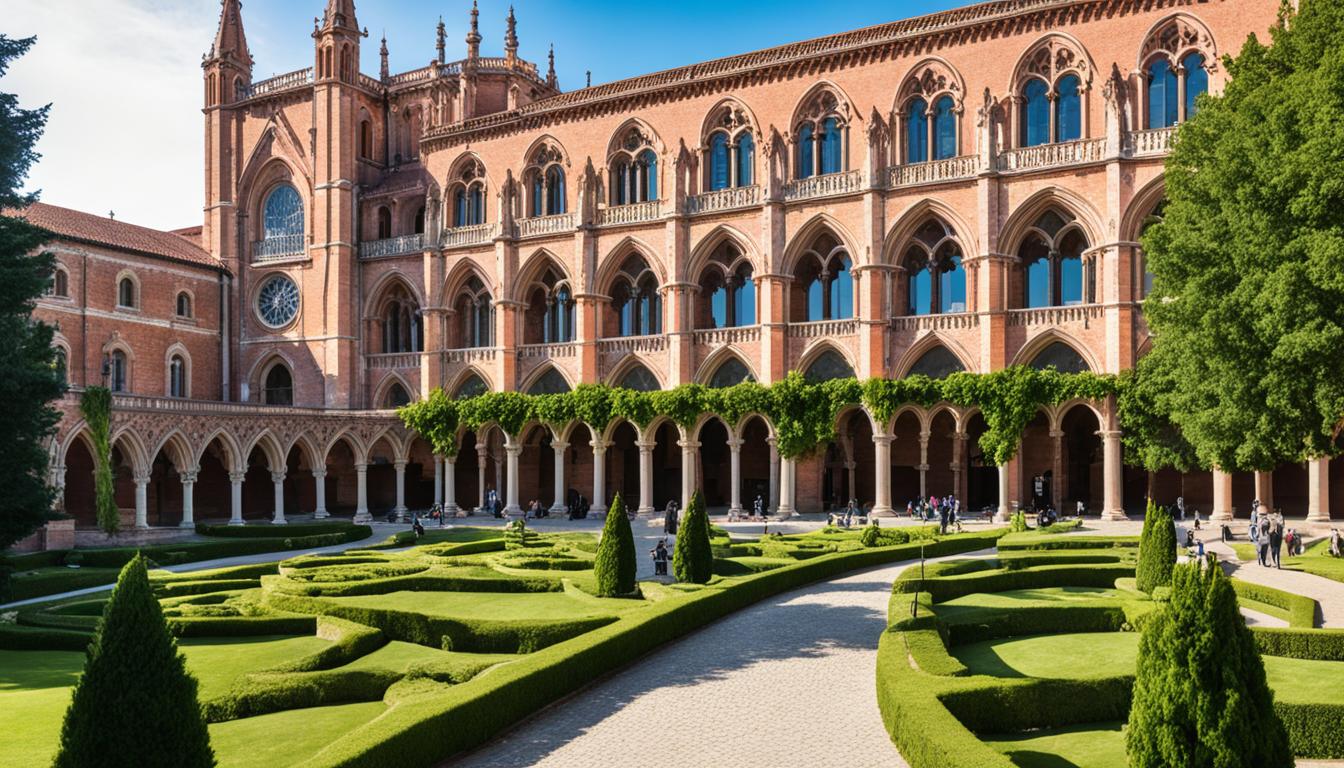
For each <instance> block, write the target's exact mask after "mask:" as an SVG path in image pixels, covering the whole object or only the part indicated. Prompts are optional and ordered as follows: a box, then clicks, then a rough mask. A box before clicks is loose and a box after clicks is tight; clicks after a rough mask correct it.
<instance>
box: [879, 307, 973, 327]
mask: <svg viewBox="0 0 1344 768" xmlns="http://www.w3.org/2000/svg"><path fill="white" fill-rule="evenodd" d="M979 325H980V316H979V315H977V314H975V313H974V312H956V313H949V314H946V315H907V316H905V317H893V318H891V328H892V330H894V331H961V330H966V329H969V328H977V327H979Z"/></svg>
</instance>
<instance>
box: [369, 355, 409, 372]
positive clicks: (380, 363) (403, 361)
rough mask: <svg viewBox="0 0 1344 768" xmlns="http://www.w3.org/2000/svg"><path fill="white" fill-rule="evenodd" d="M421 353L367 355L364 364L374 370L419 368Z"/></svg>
mask: <svg viewBox="0 0 1344 768" xmlns="http://www.w3.org/2000/svg"><path fill="white" fill-rule="evenodd" d="M422 354H423V353H421V352H381V353H376V354H367V355H365V356H364V363H365V365H367V366H368V367H370V368H373V369H376V370H385V369H389V368H419V367H420V356H421V355H422Z"/></svg>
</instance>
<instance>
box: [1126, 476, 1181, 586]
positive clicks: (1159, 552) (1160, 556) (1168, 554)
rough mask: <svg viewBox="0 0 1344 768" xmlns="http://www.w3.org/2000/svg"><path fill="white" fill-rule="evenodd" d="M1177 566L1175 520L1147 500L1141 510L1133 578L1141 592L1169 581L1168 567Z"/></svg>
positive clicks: (1166, 511)
mask: <svg viewBox="0 0 1344 768" xmlns="http://www.w3.org/2000/svg"><path fill="white" fill-rule="evenodd" d="M1175 567H1176V523H1175V521H1174V520H1172V519H1171V512H1170V511H1169V510H1167V509H1165V508H1163V507H1159V506H1157V505H1156V504H1154V503H1153V500H1152V499H1149V500H1148V510H1147V511H1146V512H1144V514H1143V535H1142V536H1141V537H1140V538H1139V565H1138V568H1137V569H1136V570H1135V574H1134V575H1135V581H1136V582H1137V583H1138V587H1139V589H1140V590H1141V591H1143V592H1152V591H1153V590H1154V589H1155V588H1157V587H1165V586H1168V585H1170V584H1171V569H1172V568H1175Z"/></svg>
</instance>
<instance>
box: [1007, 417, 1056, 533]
mask: <svg viewBox="0 0 1344 768" xmlns="http://www.w3.org/2000/svg"><path fill="white" fill-rule="evenodd" d="M1062 437H1063V434H1062V433H1059V434H1055V435H1052V434H1051V431H1050V419H1049V417H1048V416H1047V415H1046V414H1045V412H1044V411H1039V410H1038V411H1037V412H1036V415H1034V416H1032V417H1031V421H1029V422H1027V426H1026V428H1025V429H1023V430H1022V442H1021V447H1020V448H1019V450H1018V454H1017V456H1018V466H1019V468H1020V471H1021V480H1022V484H1021V486H1020V487H1021V488H1022V492H1021V501H1022V507H1023V509H1027V510H1032V509H1037V508H1039V509H1045V508H1046V507H1047V506H1053V507H1055V509H1059V508H1060V507H1059V504H1060V501H1059V498H1058V491H1059V488H1060V479H1059V476H1060V475H1061V474H1062V473H1063V472H1064V467H1063V465H1062V463H1059V462H1057V461H1056V459H1059V460H1060V461H1062V459H1063V454H1062V453H1061V450H1062V447H1063V446H1062V444H1061V443H1060V442H1059V440H1060V439H1061V438H1062Z"/></svg>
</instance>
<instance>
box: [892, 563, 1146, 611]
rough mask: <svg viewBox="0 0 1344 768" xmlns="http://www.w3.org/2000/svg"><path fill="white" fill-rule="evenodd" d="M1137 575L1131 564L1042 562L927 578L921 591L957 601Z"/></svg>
mask: <svg viewBox="0 0 1344 768" xmlns="http://www.w3.org/2000/svg"><path fill="white" fill-rule="evenodd" d="M1133 575H1134V566H1132V565H1109V564H1097V565H1071V564H1066V565H1043V566H1039V567H1036V568H1023V569H1016V570H997V571H988V572H986V573H969V574H963V575H959V576H956V577H954V578H927V572H926V578H925V580H924V582H923V585H922V591H925V592H928V593H930V594H931V595H933V601H934V602H935V603H942V602H946V601H948V600H954V599H956V598H958V597H962V596H964V595H971V594H975V593H977V592H1008V591H1010V590H1016V589H1041V588H1044V587H1055V586H1060V585H1067V586H1071V587H1103V588H1106V589H1110V588H1111V587H1112V586H1113V585H1114V584H1115V580H1116V579H1119V578H1122V577H1126V576H1133ZM918 585H919V582H916V581H910V580H900V581H897V582H896V583H894V584H893V585H892V589H893V590H899V591H913V590H915V589H916V588H917V586H918Z"/></svg>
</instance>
